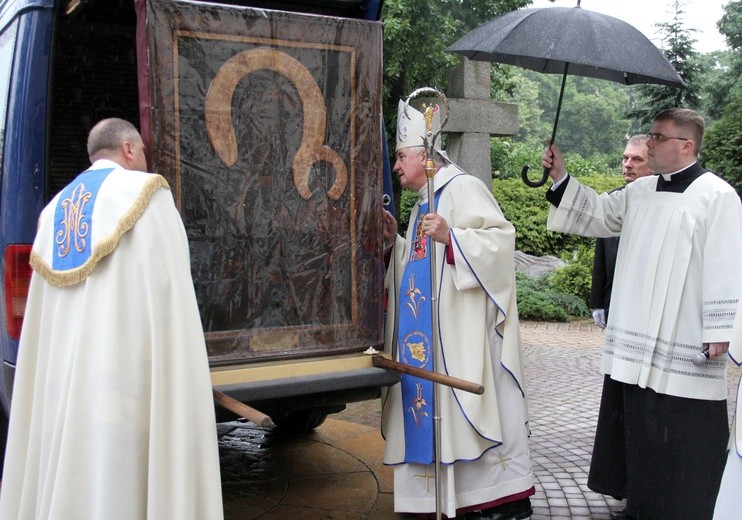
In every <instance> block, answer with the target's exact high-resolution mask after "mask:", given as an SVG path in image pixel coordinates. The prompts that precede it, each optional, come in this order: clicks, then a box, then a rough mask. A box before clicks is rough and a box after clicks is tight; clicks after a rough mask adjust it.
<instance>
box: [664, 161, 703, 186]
mask: <svg viewBox="0 0 742 520" xmlns="http://www.w3.org/2000/svg"><path fill="white" fill-rule="evenodd" d="M706 171H707V170H706V169H705V168H704V167H703V166H701V164H700V163H699V162H698V161H696V162H694V163H693V164H691V165H690V166H687V167H685V168H683V169H682V170H680V171H679V172H675V173H671V174H662V175H659V179H657V191H668V192H674V193H683V192H684V191H685V190H686V189H688V186H690V185H691V184H693V181H695V180H696V179H697V178H698V177H700V176H701V175H703V174H704V173H706Z"/></svg>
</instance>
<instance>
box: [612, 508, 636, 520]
mask: <svg viewBox="0 0 742 520" xmlns="http://www.w3.org/2000/svg"><path fill="white" fill-rule="evenodd" d="M610 516H611V520H632V519H633V518H634V517H633V516H631V515H630V514H628V513H627V512H626V509H622V510H621V511H611V515H610Z"/></svg>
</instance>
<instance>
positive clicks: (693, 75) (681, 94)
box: [628, 0, 703, 131]
mask: <svg viewBox="0 0 742 520" xmlns="http://www.w3.org/2000/svg"><path fill="white" fill-rule="evenodd" d="M684 5H685V2H684V1H683V0H674V1H673V3H672V6H671V10H670V14H672V20H671V21H669V22H664V23H659V24H655V27H656V28H657V29H658V32H659V34H660V35H661V36H662V42H663V43H664V44H665V45H667V47H666V48H665V49H663V53H664V55H665V57H666V58H667V59H668V61H669V62H670V63H671V64H672V65H673V67H675V70H676V71H677V72H678V74H679V75H680V77H681V78H683V81H684V82H685V83H686V85H687V87H686V88H677V87H669V86H664V85H640V86H638V87H635V93H636V97H635V99H634V100H633V103H632V108H631V109H630V110H629V112H628V117H629V118H630V119H634V120H635V122H636V127H635V128H634V129H632V130H633V131H639V130H642V129H646V127H647V126H648V125H649V123H651V121H652V118H653V117H654V116H655V114H657V113H658V112H660V111H662V110H665V109H667V108H673V107H680V106H682V107H684V108H693V109H698V108H699V105H700V97H699V92H698V77H699V76H701V75H702V74H703V69H702V67H703V62H701V61H700V60H698V59H696V58H697V57H698V53H697V52H696V51H695V50H694V48H693V44H694V43H695V42H696V40H695V39H694V38H692V37H691V32H692V31H694V29H686V28H685V24H684V22H683V15H684V14H685V11H684V10H683V6H684Z"/></svg>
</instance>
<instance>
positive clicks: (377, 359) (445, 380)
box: [372, 355, 484, 395]
mask: <svg viewBox="0 0 742 520" xmlns="http://www.w3.org/2000/svg"><path fill="white" fill-rule="evenodd" d="M372 362H373V364H374V366H375V367H378V368H385V369H387V370H394V371H395V372H401V373H403V374H409V375H411V376H415V377H419V378H420V379H427V380H428V381H433V382H434V383H440V384H442V385H446V386H450V387H451V388H458V389H459V390H464V391H466V392H470V393H472V394H477V395H482V394H483V393H484V387H483V386H482V385H479V384H477V383H472V382H471V381H467V380H466V379H459V378H458V377H453V376H449V375H448V374H441V373H440V372H431V371H430V370H425V369H424V368H417V367H412V366H410V365H405V364H404V363H400V362H399V361H394V360H392V359H389V358H386V357H384V356H380V355H376V356H373V358H372Z"/></svg>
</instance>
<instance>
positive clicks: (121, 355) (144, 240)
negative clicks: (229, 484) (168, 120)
mask: <svg viewBox="0 0 742 520" xmlns="http://www.w3.org/2000/svg"><path fill="white" fill-rule="evenodd" d="M31 264H32V267H33V269H34V272H33V276H32V279H31V286H30V291H29V295H28V304H27V307H26V314H25V319H24V323H23V329H22V333H21V339H20V346H19V355H18V363H17V370H16V377H15V385H14V390H13V400H12V406H11V414H10V431H9V436H8V445H7V453H6V458H5V468H4V477H3V482H2V492H1V494H0V518H7V519H11V518H12V519H17V520H32V519H38V520H41V519H43V520H71V519H74V520H102V519H105V520H133V519H136V520H144V519H147V520H212V519H217V520H218V519H221V518H223V513H222V500H221V481H220V472H219V454H218V445H217V435H216V423H215V415H214V405H213V400H212V394H211V382H210V378H209V368H208V360H207V354H206V348H205V343H204V336H203V331H202V328H201V321H200V319H199V313H198V308H197V304H196V297H195V292H194V289H193V282H192V279H191V273H190V265H189V252H188V243H187V238H186V234H185V229H184V227H183V224H182V221H181V219H180V215H179V214H178V211H177V209H176V208H175V205H174V203H173V198H172V195H171V194H170V190H169V188H168V186H167V182H166V181H165V179H164V178H162V177H161V176H159V175H153V174H147V173H143V172H135V171H128V170H125V169H123V168H121V167H120V166H118V165H117V164H116V163H114V162H112V161H107V160H101V161H96V162H95V164H94V165H93V166H92V167H91V169H90V170H88V171H86V172H83V173H82V174H81V175H80V176H78V177H77V179H75V181H73V182H72V183H71V184H70V185H69V186H68V187H67V188H65V189H64V190H63V191H62V192H60V193H59V194H58V195H57V196H56V197H55V198H54V199H53V200H52V201H51V203H50V204H49V205H48V206H47V207H46V208H45V209H44V210H43V212H42V214H41V216H40V218H39V227H38V232H37V236H36V239H35V241H34V246H33V251H32V259H31Z"/></svg>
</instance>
